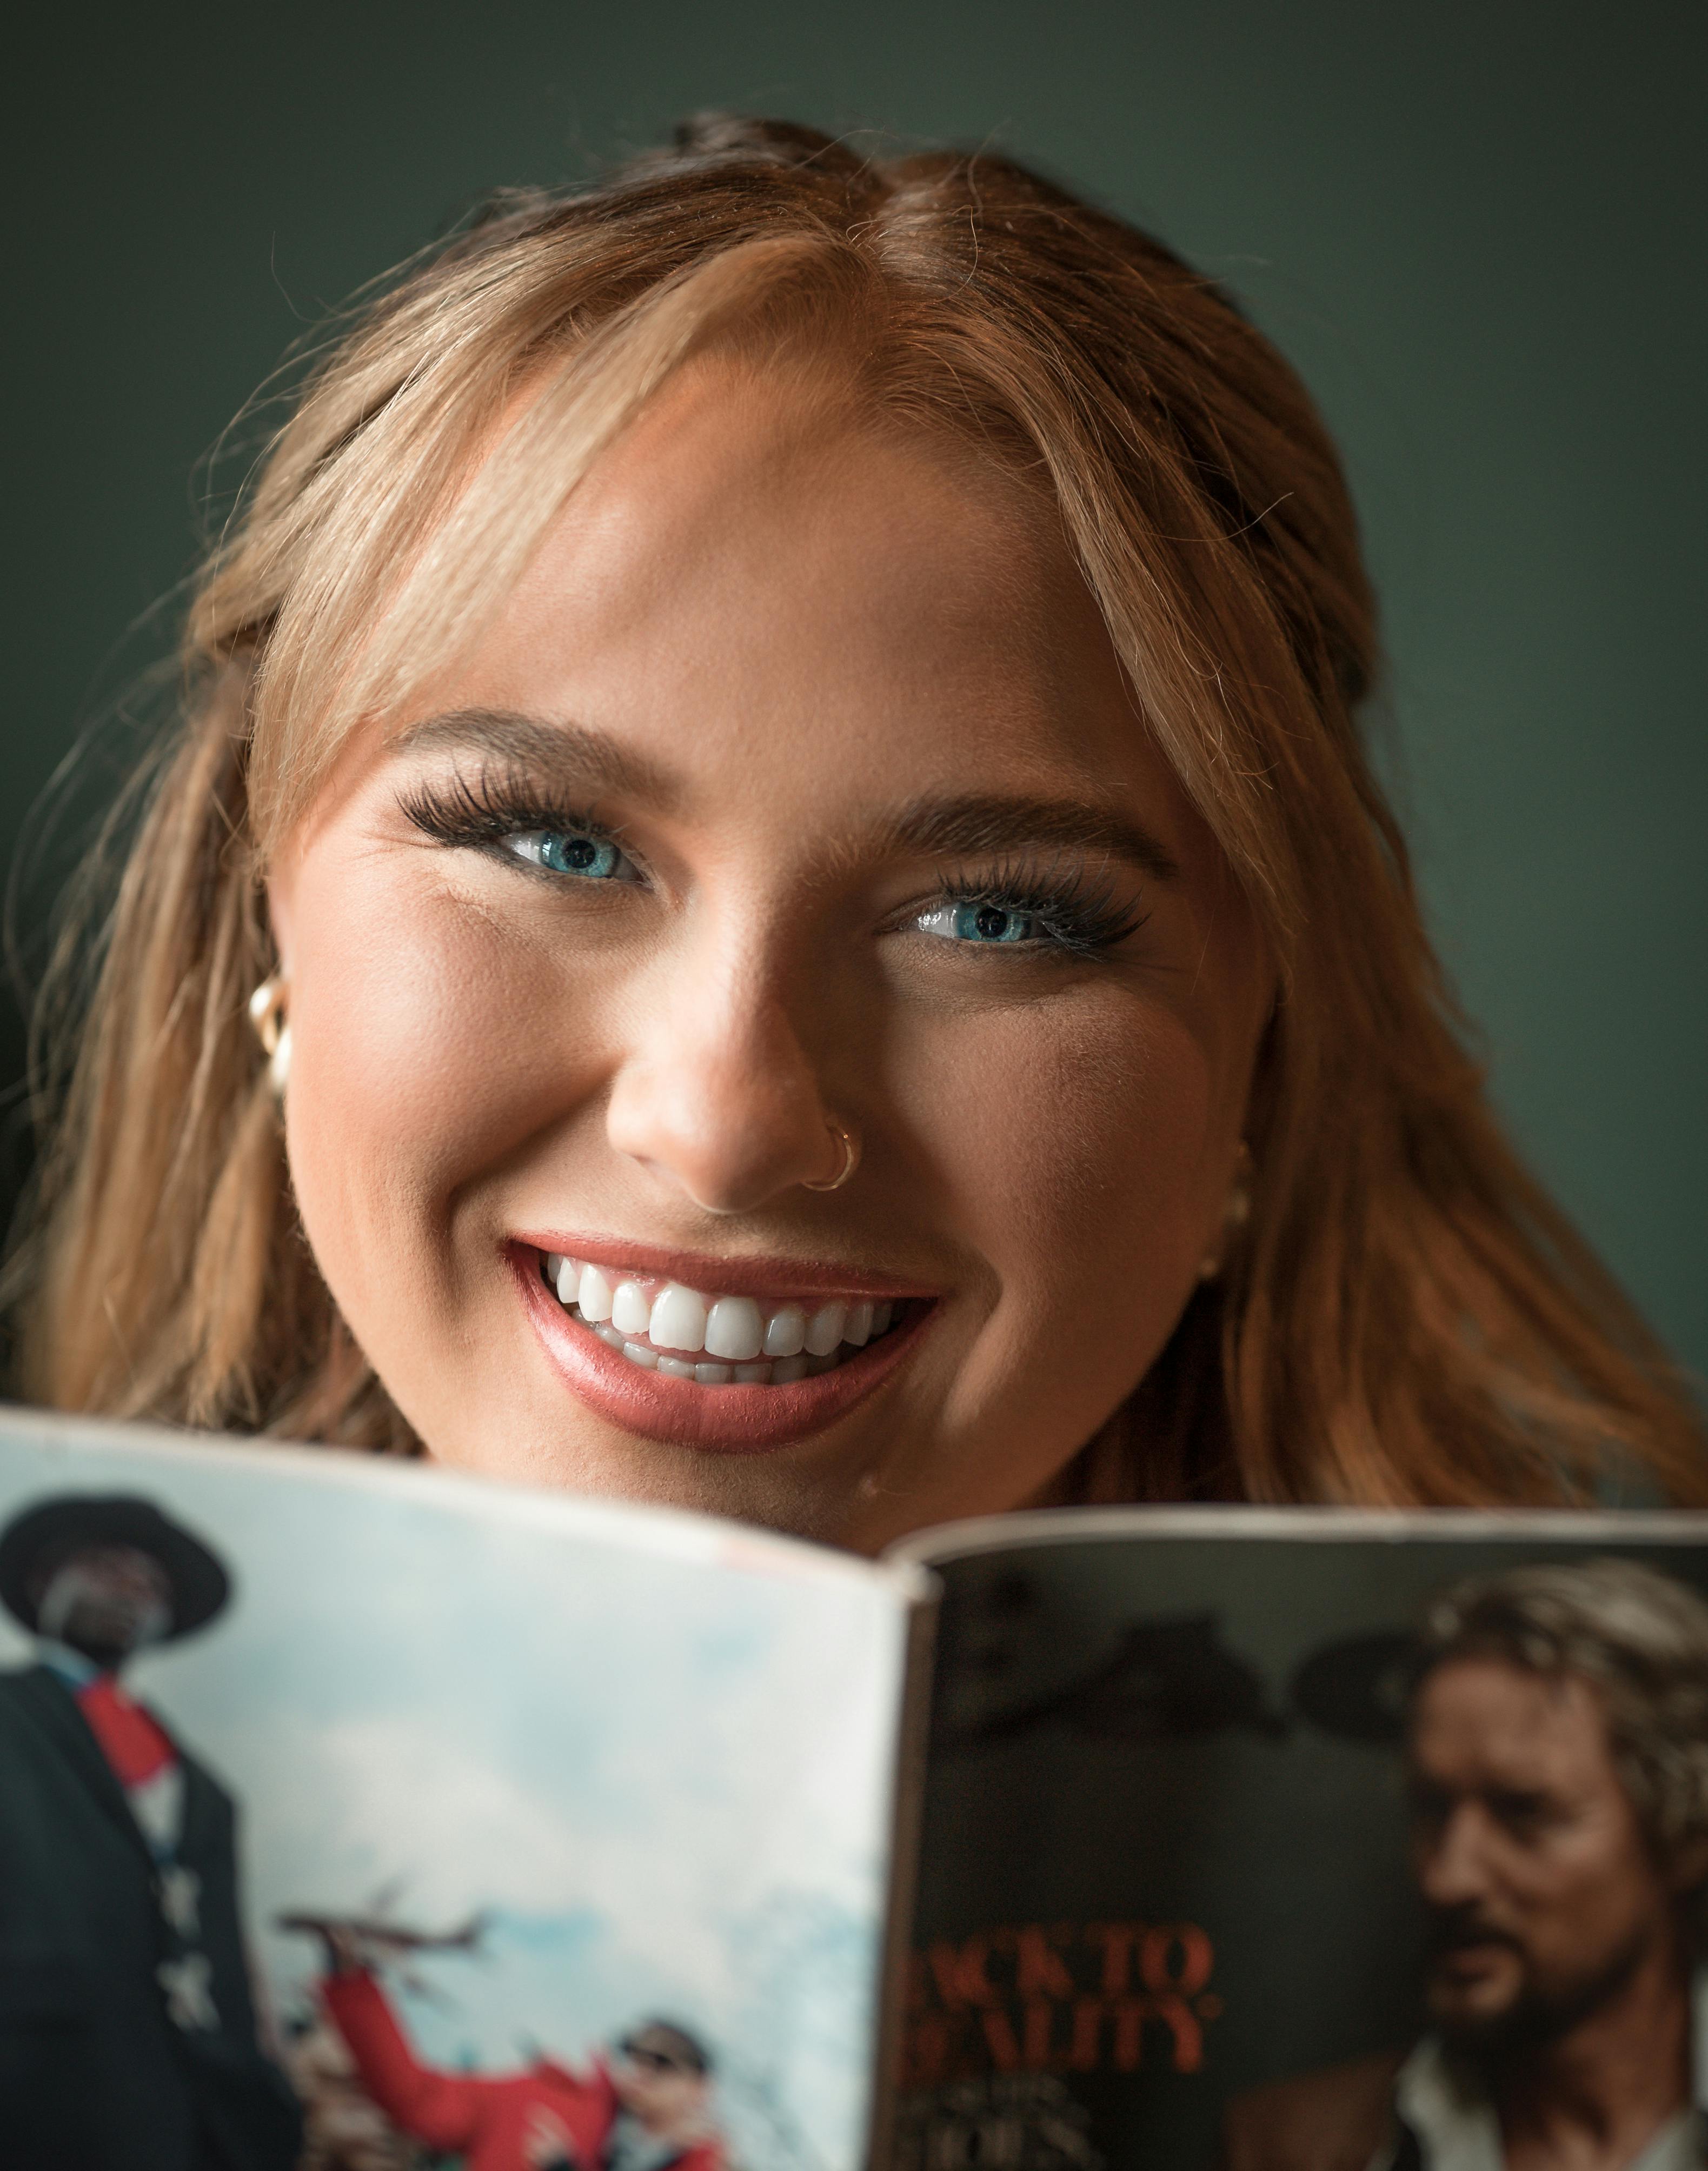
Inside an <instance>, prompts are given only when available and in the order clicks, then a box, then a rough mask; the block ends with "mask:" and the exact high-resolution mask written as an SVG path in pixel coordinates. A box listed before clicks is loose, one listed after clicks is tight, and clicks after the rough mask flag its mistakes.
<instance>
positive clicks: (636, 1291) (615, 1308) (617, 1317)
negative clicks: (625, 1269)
mask: <svg viewBox="0 0 1708 2171" xmlns="http://www.w3.org/2000/svg"><path fill="white" fill-rule="evenodd" d="M652 1316H653V1300H652V1299H651V1298H650V1297H649V1296H648V1295H647V1292H646V1290H645V1289H643V1288H642V1285H641V1284H640V1283H639V1282H619V1283H618V1284H617V1287H616V1294H615V1295H614V1296H613V1297H612V1299H611V1325H612V1326H613V1327H621V1328H622V1330H623V1332H624V1333H625V1334H644V1333H645V1332H646V1331H647V1321H648V1320H649V1319H651V1317H652Z"/></svg>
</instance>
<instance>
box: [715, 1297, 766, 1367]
mask: <svg viewBox="0 0 1708 2171" xmlns="http://www.w3.org/2000/svg"><path fill="white" fill-rule="evenodd" d="M764 1342H765V1322H764V1321H763V1320H761V1318H760V1311H759V1306H758V1305H756V1304H755V1302H754V1300H753V1299H752V1298H751V1297H750V1296H721V1297H719V1298H718V1300H717V1303H716V1304H714V1305H712V1310H711V1311H709V1312H708V1313H707V1315H706V1355H707V1356H708V1357H734V1358H737V1359H741V1360H742V1361H744V1362H746V1361H749V1360H750V1359H753V1358H755V1357H757V1356H758V1354H759V1353H760V1348H761V1347H762V1346H763V1344H764Z"/></svg>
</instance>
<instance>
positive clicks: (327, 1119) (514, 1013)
mask: <svg viewBox="0 0 1708 2171" xmlns="http://www.w3.org/2000/svg"><path fill="white" fill-rule="evenodd" d="M317 902H318V903H319V904H320V909H318V910H314V909H311V910H310V911H309V912H308V913H306V914H302V915H300V916H299V918H298V926H297V956H296V959H295V961H294V967H293V989H292V1060H291V1084H290V1089H289V1092H288V1095H287V1138H288V1141H289V1149H290V1159H291V1169H292V1176H293V1183H294V1185H295V1188H296V1192H297V1196H298V1203H299V1205H300V1207H301V1209H302V1213H303V1221H304V1225H305V1226H306V1228H307V1230H308V1234H309V1241H310V1242H311V1244H312V1245H313V1246H314V1252H315V1255H316V1257H317V1258H318V1259H319V1260H320V1264H321V1268H322V1271H323V1272H324V1273H325V1274H326V1276H327V1278H328V1280H329V1282H330V1284H331V1285H332V1288H333V1290H334V1294H335V1295H337V1296H338V1298H339V1300H340V1302H341V1304H346V1303H352V1304H354V1305H357V1307H358V1308H359V1307H361V1306H362V1305H363V1303H364V1301H365V1296H366V1292H367V1290H368V1289H369V1288H370V1287H371V1286H372V1284H373V1279H374V1278H376V1277H381V1276H383V1277H384V1278H387V1279H388V1280H389V1279H390V1278H392V1277H394V1276H395V1274H396V1273H397V1272H398V1270H399V1269H400V1268H401V1269H402V1271H403V1273H404V1275H405V1277H406V1278H408V1279H410V1280H411V1281H415V1280H418V1279H421V1278H423V1277H425V1278H426V1280H427V1282H428V1283H430V1284H436V1285H437V1294H438V1298H439V1300H440V1301H441V1302H442V1303H443V1301H445V1300H448V1297H449V1295H450V1293H451V1288H452V1284H453V1281H454V1268H455V1265H456V1262H455V1261H454V1258H453V1257H452V1255H451V1249H450V1240H451V1228H450V1209H451V1206H452V1203H453V1201H454V1199H455V1198H456V1197H457V1195H458V1194H459V1193H460V1192H462V1191H464V1190H465V1187H469V1186H470V1184H471V1182H473V1181H474V1179H475V1178H477V1177H479V1176H480V1175H481V1173H482V1172H483V1171H488V1170H491V1169H492V1168H493V1167H494V1166H497V1164H498V1163H499V1162H500V1161H502V1159H503V1157H504V1155H506V1154H507V1153H508V1151H509V1150H511V1149H513V1147H514V1146H515V1145H516V1144H518V1143H519V1142H520V1141H521V1140H522V1139H525V1138H526V1137H528V1136H529V1135H530V1134H532V1133H534V1131H536V1130H538V1129H539V1128H541V1127H542V1126H543V1125H545V1124H546V1123H550V1122H551V1121H552V1120H553V1119H554V1118H556V1116H558V1115H560V1114H561V1112H563V1111H564V1110H565V1109H566V1108H567V1107H568V1106H570V1105H571V1104H572V1102H573V1100H574V1098H575V1096H576V1092H577V1081H576V1080H575V1079H574V1078H573V1077H572V1076H571V1075H569V1074H568V1073H567V1070H566V1068H565V1064H564V1062H563V1053H564V1047H563V1037H562V1036H561V1034H560V1033H558V1032H555V1031H554V1030H553V1029H552V1024H551V1021H552V1017H553V1013H554V1011H555V1010H557V1009H558V1007H559V1006H560V1005H561V1003H562V1001H563V1000H564V995H563V991H562V989H561V985H560V984H559V973H558V972H557V971H556V970H555V969H554V966H553V962H552V961H551V958H550V957H549V956H547V955H545V953H543V952H542V951H540V950H539V949H538V948H536V947H534V946H529V945H528V944H526V943H525V942H519V941H515V940H513V939H507V937H506V935H505V934H504V931H503V930H502V927H501V926H499V925H495V924H494V923H492V922H491V921H490V920H488V919H486V918H484V917H482V916H481V915H479V914H470V912H469V911H468V910H467V909H465V908H464V907H463V906H462V905H461V903H460V902H459V900H457V899H455V898H443V897H438V896H434V895H433V894H432V893H428V894H427V895H425V896H423V895H422V892H421V889H420V888H419V887H416V888H415V889H414V890H413V891H412V892H409V891H406V892H405V893H403V894H402V895H401V896H388V895H387V894H386V893H384V891H383V890H382V891H381V892H380V893H379V894H378V895H376V894H374V893H373V890H372V888H371V887H368V886H363V893H362V894H359V895H357V896H346V898H345V899H344V901H343V909H340V900H339V898H338V896H337V893H336V891H329V893H328V894H327V895H326V896H325V898H323V899H320V900H318V901H317ZM352 925H353V926H358V927H360V928H361V930H362V933H361V935H360V937H359V939H356V940H352V936H351V932H350V930H351V928H352ZM422 1294H427V1292H426V1291H423V1292H422ZM356 1323H357V1322H356V1321H355V1320H354V1319H353V1318H352V1326H355V1325H356ZM358 1332H359V1329H358Z"/></svg>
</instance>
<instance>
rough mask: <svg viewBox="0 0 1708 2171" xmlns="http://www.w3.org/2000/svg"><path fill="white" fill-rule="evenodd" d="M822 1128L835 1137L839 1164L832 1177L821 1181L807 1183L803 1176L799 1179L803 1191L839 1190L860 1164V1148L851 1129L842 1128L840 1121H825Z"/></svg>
mask: <svg viewBox="0 0 1708 2171" xmlns="http://www.w3.org/2000/svg"><path fill="white" fill-rule="evenodd" d="M824 1128H826V1130H828V1131H829V1132H830V1136H831V1137H832V1138H833V1139H835V1141H836V1144H837V1146H838V1148H839V1150H841V1155H842V1162H841V1167H839V1168H838V1170H837V1171H836V1173H835V1175H834V1176H833V1177H830V1179H829V1180H828V1181H827V1182H823V1183H809V1182H808V1181H807V1179H806V1178H805V1177H802V1179H801V1188H802V1190H803V1191H840V1190H841V1188H842V1186H843V1185H844V1184H845V1183H846V1182H847V1181H848V1179H849V1177H851V1176H852V1175H853V1173H854V1171H855V1170H856V1169H857V1167H858V1166H860V1148H859V1146H858V1145H857V1144H856V1143H855V1139H854V1134H853V1133H852V1132H851V1131H846V1130H844V1128H842V1126H841V1123H827V1124H826V1125H825V1126H824Z"/></svg>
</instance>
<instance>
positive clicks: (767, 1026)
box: [606, 974, 839, 1214]
mask: <svg viewBox="0 0 1708 2171" xmlns="http://www.w3.org/2000/svg"><path fill="white" fill-rule="evenodd" d="M649 1010H650V1013H651V1014H650V1015H649V1016H648V1017H647V1022H646V1027H645V1028H644V1030H643V1032H642V1034H641V1035H640V1036H639V1037H638V1038H637V1041H636V1045H635V1046H634V1047H633V1048H632V1049H631V1052H630V1053H629V1055H628V1057H627V1059H626V1060H625V1061H624V1062H623V1064H622V1065H621V1067H620V1069H619V1070H618V1073H617V1075H616V1078H615V1081H614V1084H613V1086H612V1091H611V1097H610V1106H609V1112H608V1114H607V1117H606V1130H607V1136H608V1137H609V1139H610V1143H611V1145H612V1146H613V1147H614V1148H615V1150H616V1151H617V1152H618V1153H620V1154H626V1155H628V1156H629V1158H630V1159H631V1160H632V1161H638V1162H640V1163H641V1164H642V1166H643V1167H645V1168H647V1169H649V1170H651V1171H653V1172H654V1173H655V1174H657V1175H658V1176H659V1177H662V1178H663V1179H664V1180H665V1181H666V1182H669V1183H672V1184H674V1186H675V1187H677V1188H678V1189H679V1190H681V1191H682V1192H684V1193H686V1195H687V1196H688V1197H689V1198H690V1199H692V1200H693V1201H694V1203H695V1204H696V1205H697V1206H699V1207H701V1208H702V1209H704V1210H705V1211H706V1212H707V1213H711V1214H746V1213H750V1212H752V1211H753V1210H754V1209H755V1208H756V1207H758V1206H761V1205H763V1204H764V1203H765V1201H766V1200H767V1199H770V1198H774V1197H775V1196H776V1194H777V1193H779V1192H782V1191H786V1190H787V1189H788V1188H790V1187H792V1185H795V1184H798V1183H802V1182H814V1181H815V1180H819V1179H822V1178H823V1177H824V1176H825V1175H826V1174H827V1173H833V1172H834V1164H835V1161H836V1158H837V1154H838V1150H839V1149H838V1147H837V1144H836V1142H835V1138H834V1137H833V1134H832V1133H831V1131H830V1116H831V1112H830V1109H829V1107H827V1106H826V1104H825V1101H824V1096H823V1094H822V1092H821V1090H820V1086H819V1079H818V1077H817V1075H816V1072H815V1070H814V1065H813V1063H812V1061H811V1060H810V1059H809V1057H808V1053H807V1051H806V1048H804V1047H803V1043H802V1041H801V1037H800V1035H799V1032H798V1030H797V1027H796V1024H795V1021H794V1019H793V1018H792V1016H791V1015H790V1010H789V1007H788V1005H787V1000H786V998H785V993H784V990H783V989H781V987H779V986H778V985H777V984H776V983H775V982H773V981H771V980H769V979H767V978H761V977H760V976H758V975H756V974H740V975H730V976H728V977H724V978H718V977H716V976H712V977H709V978H697V979H696V980H694V981H690V983H689V984H686V985H684V984H681V983H677V984H674V985H673V986H671V987H670V988H669V989H665V990H663V991H662V1000H659V1001H658V1004H657V1006H656V1007H653V1006H651V1005H649Z"/></svg>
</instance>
